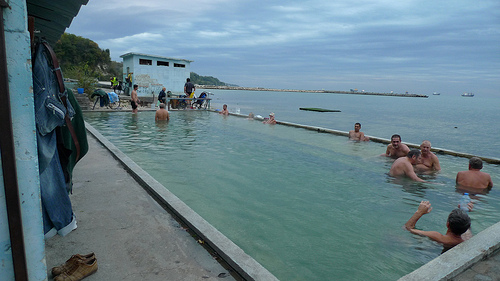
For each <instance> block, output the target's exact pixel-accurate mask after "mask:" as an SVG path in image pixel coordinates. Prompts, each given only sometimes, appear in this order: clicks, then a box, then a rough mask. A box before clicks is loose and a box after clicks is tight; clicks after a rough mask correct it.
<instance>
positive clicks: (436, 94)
mask: <svg viewBox="0 0 500 281" xmlns="http://www.w3.org/2000/svg"><path fill="white" fill-rule="evenodd" d="M432 95H434V96H439V95H441V93H436V92H434V94H432Z"/></svg>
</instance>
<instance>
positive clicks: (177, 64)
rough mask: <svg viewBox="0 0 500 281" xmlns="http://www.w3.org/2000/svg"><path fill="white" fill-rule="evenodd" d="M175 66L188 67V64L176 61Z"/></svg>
mask: <svg viewBox="0 0 500 281" xmlns="http://www.w3.org/2000/svg"><path fill="white" fill-rule="evenodd" d="M174 67H186V65H185V64H180V63H174Z"/></svg>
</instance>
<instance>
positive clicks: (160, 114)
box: [155, 103, 170, 121]
mask: <svg viewBox="0 0 500 281" xmlns="http://www.w3.org/2000/svg"><path fill="white" fill-rule="evenodd" d="M161 120H166V121H168V120H170V115H169V114H168V110H166V109H165V104H164V103H160V109H158V110H157V111H156V114H155V121H161Z"/></svg>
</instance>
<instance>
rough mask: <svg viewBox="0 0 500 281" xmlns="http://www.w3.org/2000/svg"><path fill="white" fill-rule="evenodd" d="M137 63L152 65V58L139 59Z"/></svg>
mask: <svg viewBox="0 0 500 281" xmlns="http://www.w3.org/2000/svg"><path fill="white" fill-rule="evenodd" d="M139 64H142V65H153V61H152V60H145V59H139Z"/></svg>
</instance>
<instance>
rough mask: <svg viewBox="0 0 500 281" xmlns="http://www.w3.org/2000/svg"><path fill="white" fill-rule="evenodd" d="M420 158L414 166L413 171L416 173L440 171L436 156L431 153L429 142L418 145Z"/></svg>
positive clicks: (425, 141)
mask: <svg viewBox="0 0 500 281" xmlns="http://www.w3.org/2000/svg"><path fill="white" fill-rule="evenodd" d="M420 153H421V156H422V157H421V158H420V161H419V162H418V163H417V165H415V170H416V171H418V172H429V171H440V170H441V165H439V159H438V158H437V156H436V154H434V153H432V152H431V142H430V141H428V140H424V141H423V142H422V144H421V145H420Z"/></svg>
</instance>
